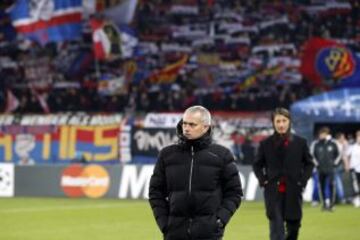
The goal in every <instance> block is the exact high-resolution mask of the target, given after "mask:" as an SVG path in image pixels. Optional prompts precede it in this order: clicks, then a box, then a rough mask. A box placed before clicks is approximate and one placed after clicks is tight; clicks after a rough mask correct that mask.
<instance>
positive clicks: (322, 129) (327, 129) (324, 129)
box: [319, 127, 330, 134]
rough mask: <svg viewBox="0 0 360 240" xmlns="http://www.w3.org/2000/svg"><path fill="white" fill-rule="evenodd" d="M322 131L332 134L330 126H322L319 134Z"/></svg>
mask: <svg viewBox="0 0 360 240" xmlns="http://www.w3.org/2000/svg"><path fill="white" fill-rule="evenodd" d="M322 133H326V134H330V128H329V127H322V128H320V130H319V134H322Z"/></svg>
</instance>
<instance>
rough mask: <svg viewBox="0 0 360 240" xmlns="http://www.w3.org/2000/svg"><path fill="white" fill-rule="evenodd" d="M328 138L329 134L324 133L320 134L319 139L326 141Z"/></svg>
mask: <svg viewBox="0 0 360 240" xmlns="http://www.w3.org/2000/svg"><path fill="white" fill-rule="evenodd" d="M327 136H328V134H327V133H326V132H322V133H320V134H319V139H320V140H324V139H326V137H327Z"/></svg>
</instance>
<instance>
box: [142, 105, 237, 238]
mask: <svg viewBox="0 0 360 240" xmlns="http://www.w3.org/2000/svg"><path fill="white" fill-rule="evenodd" d="M177 133H178V137H179V142H178V143H177V144H173V145H170V146H168V147H165V148H164V149H162V150H161V151H160V153H159V157H158V161H157V163H156V166H155V169H154V173H153V175H152V177H151V180H150V189H149V201H150V205H151V208H152V210H153V213H154V216H155V219H156V222H157V224H158V226H159V228H160V230H161V232H162V233H163V234H164V239H165V240H187V239H193V240H220V239H221V238H222V236H223V234H224V227H225V226H226V224H227V223H228V222H229V220H230V218H231V216H232V215H233V214H234V213H235V211H236V209H237V208H238V207H239V205H240V202H241V197H242V188H241V183H240V178H239V174H238V170H237V168H236V165H235V162H234V158H233V156H232V154H231V153H230V151H229V150H228V149H227V148H225V147H223V146H220V145H218V144H214V143H212V139H211V115H210V113H209V111H208V110H207V109H206V108H204V107H202V106H193V107H190V108H188V109H187V110H186V111H185V112H184V115H183V119H182V120H181V121H180V122H179V124H178V126H177Z"/></svg>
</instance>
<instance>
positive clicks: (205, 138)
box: [176, 120, 212, 149]
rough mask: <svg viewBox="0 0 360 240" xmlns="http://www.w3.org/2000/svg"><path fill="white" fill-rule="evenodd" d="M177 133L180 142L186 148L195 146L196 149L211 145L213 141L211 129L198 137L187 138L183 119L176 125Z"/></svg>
mask: <svg viewBox="0 0 360 240" xmlns="http://www.w3.org/2000/svg"><path fill="white" fill-rule="evenodd" d="M176 134H177V136H178V138H179V142H178V144H179V145H180V146H182V147H184V148H190V147H191V146H193V147H194V148H195V149H203V148H206V147H207V146H209V145H210V144H211V142H212V130H211V127H210V128H209V130H208V131H207V132H206V133H205V134H204V135H202V136H201V137H200V138H197V139H191V140H190V139H187V138H186V137H185V136H184V134H183V129H182V120H180V121H179V122H178V124H177V126H176Z"/></svg>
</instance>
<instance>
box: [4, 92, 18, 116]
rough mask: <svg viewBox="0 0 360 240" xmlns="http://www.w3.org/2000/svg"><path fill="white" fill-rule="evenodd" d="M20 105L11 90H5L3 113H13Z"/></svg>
mask: <svg viewBox="0 0 360 240" xmlns="http://www.w3.org/2000/svg"><path fill="white" fill-rule="evenodd" d="M19 105H20V102H19V100H18V99H17V98H16V97H15V95H14V94H13V93H12V91H11V90H9V89H8V90H6V107H5V113H10V112H13V111H15V110H16V109H17V108H18V107H19Z"/></svg>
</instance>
